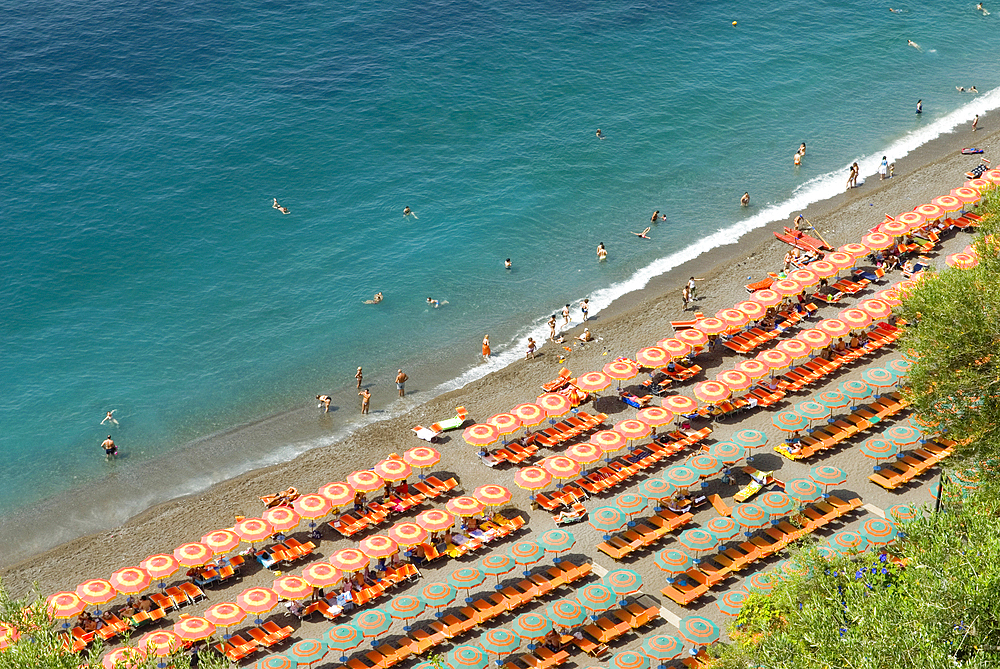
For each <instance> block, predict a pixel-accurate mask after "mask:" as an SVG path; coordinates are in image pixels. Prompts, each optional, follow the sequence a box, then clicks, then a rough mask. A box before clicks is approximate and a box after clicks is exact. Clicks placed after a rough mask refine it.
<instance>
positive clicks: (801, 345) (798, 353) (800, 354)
mask: <svg viewBox="0 0 1000 669" xmlns="http://www.w3.org/2000/svg"><path fill="white" fill-rule="evenodd" d="M774 350H776V351H781V352H782V353H785V354H787V355H788V357H789V358H791V359H792V360H798V359H800V358H804V357H806V356H807V355H809V354H810V353H811V352H812V346H810V345H809V344H807V343H805V342H804V341H802V340H801V339H786V340H784V341H783V342H780V343H779V344H778V345H777V346H775V347H774Z"/></svg>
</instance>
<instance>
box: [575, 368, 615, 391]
mask: <svg viewBox="0 0 1000 669" xmlns="http://www.w3.org/2000/svg"><path fill="white" fill-rule="evenodd" d="M574 385H576V387H577V388H579V389H580V390H584V391H586V392H591V393H595V392H598V391H600V390H604V389H605V388H607V387H608V386H610V385H611V377H610V376H608V375H607V374H605V373H604V372H588V373H587V374H581V375H580V376H579V377H577V379H576V382H575V384H574Z"/></svg>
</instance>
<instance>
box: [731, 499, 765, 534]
mask: <svg viewBox="0 0 1000 669" xmlns="http://www.w3.org/2000/svg"><path fill="white" fill-rule="evenodd" d="M732 518H733V520H735V521H736V522H737V523H739V525H740V527H742V528H743V531H744V532H746V531H749V530H758V529H760V528H762V527H764V526H765V525H767V523H768V521H769V520H770V514H768V512H767V511H765V510H764V509H763V508H762V507H761V506H760V505H758V504H740V505H739V506H737V507H735V508H734V509H733V515H732Z"/></svg>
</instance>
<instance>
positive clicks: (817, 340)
mask: <svg viewBox="0 0 1000 669" xmlns="http://www.w3.org/2000/svg"><path fill="white" fill-rule="evenodd" d="M795 338H796V339H801V340H802V341H804V342H805V343H807V344H809V346H811V347H812V348H813V349H819V348H823V347H824V346H829V344H830V339H831V338H830V334H829V333H828V332H824V331H823V330H818V329H816V328H812V329H810V330H803V331H802V332H800V333H798V334H797V335H796V336H795Z"/></svg>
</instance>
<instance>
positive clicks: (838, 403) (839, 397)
mask: <svg viewBox="0 0 1000 669" xmlns="http://www.w3.org/2000/svg"><path fill="white" fill-rule="evenodd" d="M813 401H815V402H816V403H817V404H822V405H823V406H825V407H826V408H827V409H830V410H831V411H832V410H833V409H842V408H844V407H846V406H847V405H848V404H850V403H851V400H850V399H848V398H847V396H846V395H844V393H842V392H840V391H839V390H826V391H824V392H822V393H820V394H819V395H816V397H815V398H813Z"/></svg>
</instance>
